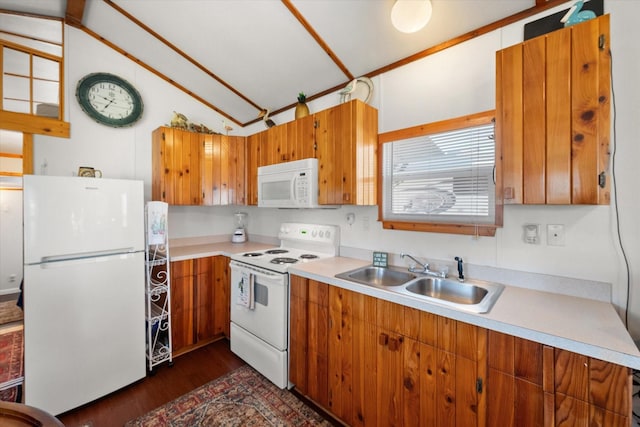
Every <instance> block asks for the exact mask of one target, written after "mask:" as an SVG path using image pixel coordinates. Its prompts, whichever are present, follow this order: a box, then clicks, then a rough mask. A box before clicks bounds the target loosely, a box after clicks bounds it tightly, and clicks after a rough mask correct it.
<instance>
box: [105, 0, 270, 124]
mask: <svg viewBox="0 0 640 427" xmlns="http://www.w3.org/2000/svg"><path fill="white" fill-rule="evenodd" d="M104 2H105V3H106V4H108V5H109V6H111V7H112V8H114V9H115V10H117V11H118V12H119V13H120V14H121V15H123V16H125V17H126V18H127V19H129V20H130V21H131V22H133V23H134V24H136V25H137V26H138V27H140V28H142V29H143V30H144V31H146V32H147V33H149V34H151V35H152V36H153V37H155V38H156V39H157V40H158V41H160V42H161V43H162V44H164V45H165V46H167V47H168V48H170V49H171V50H173V51H174V52H176V53H177V54H178V55H180V56H182V57H183V58H184V59H186V60H187V61H189V62H190V63H192V64H193V65H194V66H196V67H197V68H198V69H200V70H201V71H202V72H204V73H205V74H207V75H208V76H209V77H211V78H212V79H214V80H215V81H217V82H218V83H220V84H221V85H222V86H224V87H225V88H227V89H228V90H229V91H231V92H233V94H234V95H236V96H238V97H240V98H242V99H243V100H244V101H245V102H246V103H248V104H249V105H251V106H253V107H255V108H256V109H257V110H258V111H260V110H262V107H260V106H259V105H258V104H256V103H255V102H253V101H252V100H251V99H249V98H247V97H246V96H245V95H244V94H242V93H241V92H240V91H238V90H237V89H236V88H234V87H233V86H231V85H230V84H229V83H227V82H226V81H224V80H223V79H221V78H220V77H218V76H217V75H216V74H214V73H212V72H211V71H210V70H209V69H207V68H206V67H205V66H203V65H202V64H200V63H199V62H198V61H196V60H195V59H193V58H192V57H190V56H189V55H187V54H186V53H185V52H183V51H182V50H180V49H178V47H177V46H175V45H174V44H173V43H171V42H170V41H169V40H167V39H165V38H164V37H162V36H161V35H160V34H158V33H156V32H155V31H153V30H152V29H151V28H150V27H149V26H147V25H145V24H144V23H143V22H141V21H140V20H138V19H137V18H136V17H134V16H133V15H131V14H130V13H129V12H127V11H126V10H124V9H123V8H121V7H120V6H118V5H117V4H115V3H114V2H113V1H111V0H104ZM231 120H233V119H231ZM234 121H236V120H234Z"/></svg>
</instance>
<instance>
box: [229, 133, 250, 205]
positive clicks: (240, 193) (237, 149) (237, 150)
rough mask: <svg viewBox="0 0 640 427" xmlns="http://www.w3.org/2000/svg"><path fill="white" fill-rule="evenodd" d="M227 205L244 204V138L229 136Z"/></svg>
mask: <svg viewBox="0 0 640 427" xmlns="http://www.w3.org/2000/svg"><path fill="white" fill-rule="evenodd" d="M227 139H228V140H229V204H230V205H244V204H245V203H246V192H245V183H246V150H245V147H246V138H245V137H240V136H229V137H227Z"/></svg>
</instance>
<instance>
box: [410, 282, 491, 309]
mask: <svg viewBox="0 0 640 427" xmlns="http://www.w3.org/2000/svg"><path fill="white" fill-rule="evenodd" d="M406 290H407V291H409V292H411V293H414V294H417V295H423V296H425V297H430V298H437V299H441V300H445V301H449V302H454V303H456V304H479V303H480V302H481V301H482V299H483V298H484V297H485V296H487V294H488V293H489V291H487V290H486V289H485V288H481V287H479V286H476V285H471V284H466V283H460V282H457V281H453V280H447V279H437V278H433V277H421V278H420V279H418V280H414V281H412V282H411V283H410V284H408V285H407V287H406Z"/></svg>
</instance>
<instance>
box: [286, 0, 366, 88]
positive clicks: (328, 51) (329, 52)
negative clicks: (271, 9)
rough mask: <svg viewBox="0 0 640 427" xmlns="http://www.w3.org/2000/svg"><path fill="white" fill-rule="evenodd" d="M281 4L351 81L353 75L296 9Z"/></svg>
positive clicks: (292, 6) (289, 3) (288, 1)
mask: <svg viewBox="0 0 640 427" xmlns="http://www.w3.org/2000/svg"><path fill="white" fill-rule="evenodd" d="M282 3H283V4H284V5H285V6H286V8H287V9H289V12H291V14H292V15H293V16H294V17H295V18H296V19H297V20H298V22H300V24H301V25H302V26H303V27H304V29H305V30H307V32H308V33H309V34H310V35H311V37H313V39H314V40H315V41H316V43H318V44H319V45H320V47H321V48H322V49H323V50H324V51H325V53H326V54H327V55H329V58H331V59H332V60H333V62H334V63H335V64H336V65H337V66H338V68H340V70H341V71H342V72H343V73H344V75H345V76H347V78H348V79H349V81H351V80H353V78H354V77H353V74H351V72H350V71H349V70H348V69H347V67H346V66H345V65H344V64H343V63H342V61H340V58H338V55H336V54H335V53H334V52H333V50H331V48H330V47H329V45H328V44H327V43H326V42H325V41H324V40H323V39H322V37H320V35H319V34H318V33H317V32H316V30H315V29H314V28H313V27H312V26H311V24H309V22H308V21H307V20H306V19H304V16H302V14H301V13H300V11H298V9H296V7H295V6H294V5H293V4H291V1H290V0H282Z"/></svg>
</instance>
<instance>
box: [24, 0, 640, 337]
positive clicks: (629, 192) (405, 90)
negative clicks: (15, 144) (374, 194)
mask: <svg viewBox="0 0 640 427" xmlns="http://www.w3.org/2000/svg"><path fill="white" fill-rule="evenodd" d="M572 3H573V1H569V2H567V4H566V5H565V6H563V7H561V8H557V9H556V10H559V9H563V8H567V7H568V6H569V5H571V4H572ZM605 6H606V8H607V12H608V13H611V24H612V31H611V34H612V50H613V69H614V71H613V79H614V82H613V83H614V84H613V86H614V89H615V92H616V98H615V107H616V109H615V111H616V120H615V121H614V124H615V136H616V141H615V145H616V147H617V156H616V159H617V160H616V169H615V174H616V177H617V180H616V182H617V190H618V191H617V194H618V208H619V218H620V225H621V230H622V232H621V235H622V243H623V244H624V247H625V251H626V254H627V257H628V259H629V261H630V268H631V284H632V290H631V294H632V297H633V299H632V301H633V304H631V319H630V320H631V321H632V328H631V331H632V335H634V336H635V337H639V336H640V295H638V292H639V291H640V271H639V270H640V238H639V237H640V232H639V226H638V222H637V220H636V218H637V216H638V212H640V195H639V192H638V190H637V188H636V187H635V185H636V184H635V183H637V182H640V168H638V167H637V166H636V165H635V163H637V161H638V159H640V146H639V144H638V140H639V138H638V137H639V135H638V134H639V132H640V131H639V130H638V126H637V121H638V117H640V102H639V101H640V85H638V84H637V77H638V76H639V75H640V61H638V58H639V57H640V56H639V55H638V53H639V52H638V49H637V47H636V44H635V43H636V40H639V39H640V26H638V25H637V24H636V23H635V21H634V17H636V16H638V14H639V13H640V2H636V1H627V0H607V1H606V4H605ZM556 10H552V11H548V12H545V13H544V15H547V14H551V13H553V12H555V11H556ZM537 18H538V17H533V18H531V19H529V20H534V19H537ZM522 27H523V22H520V23H518V24H513V25H511V26H509V27H507V28H505V29H502V30H497V31H494V32H492V33H490V34H486V35H483V36H481V37H478V38H476V39H473V40H471V41H469V42H466V43H464V44H462V45H458V46H455V47H453V48H450V49H448V50H445V51H443V52H440V53H438V54H436V55H432V56H430V57H427V58H425V59H423V60H421V61H417V62H414V63H411V64H408V65H407V66H405V67H402V68H400V69H396V70H393V71H390V72H388V73H386V74H384V75H381V76H378V77H376V78H375V79H374V85H375V93H374V99H373V101H372V104H373V105H375V106H376V107H378V108H379V119H380V120H379V123H380V125H379V129H380V132H385V131H389V130H393V129H399V128H404V127H407V126H413V125H417V124H421V123H427V122H431V121H435V120H441V119H446V118H451V117H456V116H460V115H465V114H470V113H475V112H478V111H484V110H489V109H493V108H494V106H495V95H494V92H495V78H494V76H495V64H494V60H495V51H496V50H499V49H501V48H503V47H506V46H509V45H512V44H514V43H518V42H520V41H522V32H523V30H522ZM66 31H67V34H66V37H65V41H66V52H67V57H66V60H67V66H66V70H67V76H66V77H67V78H66V81H67V83H66V87H67V94H66V96H67V107H66V112H65V114H66V117H67V119H68V120H69V121H70V122H71V138H70V139H68V140H67V139H55V138H48V137H42V136H38V137H36V139H35V142H36V144H35V167H36V172H38V173H40V172H43V173H44V172H46V173H48V174H52V175H71V174H73V173H74V172H75V171H77V168H78V166H93V167H96V168H99V169H102V171H103V173H104V175H105V176H106V177H121V178H137V179H144V180H145V194H146V196H147V198H149V197H150V194H151V193H150V185H151V154H150V146H151V131H152V130H153V129H155V128H156V127H158V126H160V125H162V124H165V123H168V121H169V120H170V118H171V114H172V111H173V110H176V111H179V112H182V113H184V114H186V115H187V116H188V117H189V118H190V119H191V120H193V121H195V122H202V123H204V124H205V125H207V126H209V127H211V128H213V129H215V130H218V131H220V130H221V129H222V127H221V122H222V118H221V117H220V116H218V115H217V113H215V112H213V111H210V110H209V109H207V108H206V107H204V106H203V105H202V104H200V103H198V102H197V101H194V100H193V99H191V98H189V97H188V96H187V95H185V94H183V93H182V92H180V91H178V90H177V89H175V88H173V87H172V86H170V85H169V84H167V83H165V82H164V81H162V80H161V79H159V78H158V77H157V76H155V75H153V74H152V73H150V72H148V71H146V70H145V69H143V68H142V67H139V66H137V65H136V64H135V63H133V62H131V61H129V60H128V59H126V58H124V57H123V56H121V55H119V54H118V53H116V52H114V51H111V50H110V49H109V48H107V47H106V46H103V45H101V44H100V43H99V42H97V41H95V40H94V39H92V38H90V37H89V36H87V35H86V34H84V33H83V32H81V31H78V30H76V29H73V28H67V30H66ZM96 71H107V72H112V73H115V74H118V75H120V76H122V77H124V78H126V79H128V80H129V81H131V82H132V83H134V84H135V85H136V87H137V88H138V90H139V91H140V92H141V94H142V97H143V98H144V101H145V112H144V116H143V119H142V120H141V121H140V122H139V123H137V124H136V125H135V126H134V127H132V128H129V129H110V128H107V127H105V126H102V125H98V124H96V123H93V122H92V121H91V120H90V119H88V118H87V117H86V116H85V115H84V113H83V112H82V111H81V110H80V108H79V107H78V105H77V102H76V101H75V99H74V90H75V84H76V82H77V81H78V79H80V78H81V77H82V76H84V75H85V74H88V73H91V72H96ZM338 99H339V98H338V96H337V95H336V94H332V95H328V96H326V97H324V98H322V99H319V100H315V101H312V102H310V103H309V106H310V108H311V110H312V111H319V110H322V109H324V108H327V107H329V106H331V105H335V104H336V103H338ZM274 119H275V121H276V123H279V124H280V123H284V122H286V121H289V120H292V119H293V113H292V112H285V113H283V114H281V115H279V116H275V117H274ZM263 129H264V127H263V125H262V124H261V123H258V124H255V125H252V126H250V127H248V128H246V129H238V130H237V131H236V133H235V134H239V135H248V134H252V133H255V132H257V131H259V130H263ZM45 163H46V164H47V167H46V168H45V169H41V165H43V164H45ZM614 207H615V206H614V204H612V205H611V206H559V207H553V206H507V207H505V212H504V227H503V228H502V229H500V230H498V232H497V235H496V237H495V238H486V237H481V238H478V239H474V238H473V237H470V236H457V235H447V234H436V233H415V232H404V231H389V230H382V228H381V227H380V225H379V223H377V222H376V218H377V209H376V208H375V207H342V208H340V209H336V210H311V211H280V210H276V209H258V208H255V207H240V208H238V207H226V208H210V207H172V208H170V224H169V225H170V232H171V234H172V237H193V236H206V235H212V234H226V233H230V232H231V230H232V228H233V218H232V215H231V214H232V213H233V212H235V211H236V210H242V211H246V212H248V213H249V226H248V229H249V235H251V234H252V233H254V234H262V235H270V236H275V235H276V234H277V229H278V225H279V224H280V222H283V221H308V222H319V223H336V224H340V225H341V226H342V244H343V245H344V246H349V247H354V248H367V249H384V250H386V251H389V252H394V253H398V252H401V251H407V252H410V253H412V254H415V255H416V256H419V257H420V256H422V257H426V258H432V259H443V260H449V259H451V258H452V257H453V256H456V255H461V256H463V257H464V258H465V261H467V262H469V263H471V264H477V265H486V266H493V267H502V268H510V269H517V270H523V271H528V272H537V273H548V274H553V275H560V276H567V277H575V278H584V279H590V280H597V281H605V282H610V283H612V284H613V291H614V292H613V301H614V303H615V304H616V305H617V306H618V307H622V308H624V305H625V297H626V268H625V266H624V263H623V262H622V261H621V257H620V250H619V248H618V244H617V237H616V236H617V234H616V233H614V230H615V225H616V214H615V213H614ZM347 212H354V213H356V217H357V219H356V223H355V224H354V225H353V226H351V227H349V226H348V225H347V224H346V220H345V216H346V213H347ZM364 218H368V225H367V224H366V222H365V221H364V220H363V219H364ZM525 222H526V223H538V224H541V226H542V228H543V230H544V229H545V228H546V225H547V224H564V225H565V228H566V244H565V246H563V247H552V246H548V245H547V244H546V237H545V236H544V233H543V237H542V242H541V244H540V245H538V246H533V245H526V244H524V243H523V241H522V228H521V226H522V224H524V223H525Z"/></svg>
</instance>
